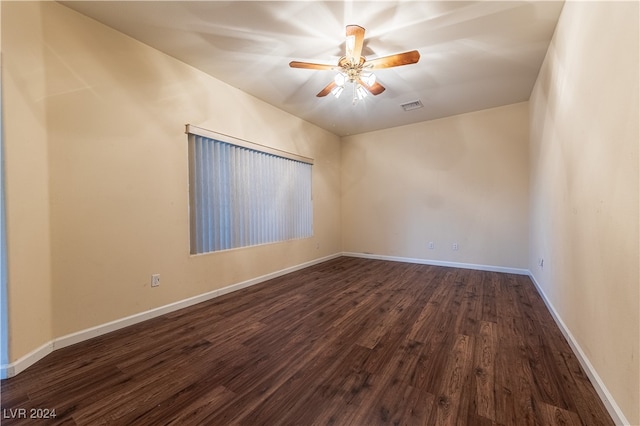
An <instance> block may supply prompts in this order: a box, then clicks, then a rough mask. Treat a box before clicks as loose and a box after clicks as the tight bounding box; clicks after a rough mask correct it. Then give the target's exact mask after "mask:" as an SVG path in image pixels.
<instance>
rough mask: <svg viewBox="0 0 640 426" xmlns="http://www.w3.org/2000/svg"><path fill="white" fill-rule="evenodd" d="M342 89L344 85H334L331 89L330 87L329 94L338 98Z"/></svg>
mask: <svg viewBox="0 0 640 426" xmlns="http://www.w3.org/2000/svg"><path fill="white" fill-rule="evenodd" d="M343 91H344V87H342V86H336V87H334V88H333V89H331V94H332V95H333V96H335V97H336V98H339V97H340V95H341V94H342V92H343Z"/></svg>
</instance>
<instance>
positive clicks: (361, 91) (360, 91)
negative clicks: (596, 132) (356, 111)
mask: <svg viewBox="0 0 640 426" xmlns="http://www.w3.org/2000/svg"><path fill="white" fill-rule="evenodd" d="M355 95H356V97H357V98H358V100H359V101H361V100H363V99H364V98H366V97H367V90H366V89H365V88H364V87H362V86H361V85H359V84H358V85H357V87H356V93H355Z"/></svg>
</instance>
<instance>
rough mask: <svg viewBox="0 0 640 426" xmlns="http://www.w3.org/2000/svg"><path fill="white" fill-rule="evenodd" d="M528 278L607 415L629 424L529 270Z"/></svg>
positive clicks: (618, 421) (619, 422) (620, 422)
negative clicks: (585, 374)
mask: <svg viewBox="0 0 640 426" xmlns="http://www.w3.org/2000/svg"><path fill="white" fill-rule="evenodd" d="M529 278H531V281H533V284H534V285H535V286H536V289H537V290H538V293H539V294H540V296H541V297H542V300H543V301H544V303H545V305H547V309H549V312H551V316H553V319H554V320H555V322H556V324H557V325H558V327H559V328H560V331H562V334H563V335H564V337H565V338H566V339H567V342H569V346H571V350H572V351H573V353H574V354H575V355H576V358H578V361H579V362H580V365H581V366H582V368H583V369H584V371H585V373H587V376H588V377H589V380H590V381H591V384H592V385H593V387H594V389H595V390H596V392H597V393H598V396H599V397H600V399H601V400H602V402H603V403H604V406H605V407H606V409H607V411H608V412H609V415H610V416H611V418H612V419H613V421H614V422H615V424H617V425H630V424H631V423H629V421H628V420H627V418H626V417H625V415H624V413H623V412H622V410H621V409H620V407H619V406H618V404H616V402H615V400H614V399H613V396H612V395H611V393H610V392H609V390H608V389H607V387H606V386H605V385H604V382H603V381H602V379H600V376H599V375H598V373H597V372H596V369H595V368H594V367H593V365H591V362H590V361H589V358H587V355H586V354H585V353H584V351H583V350H582V348H581V347H580V344H579V343H578V342H577V341H576V339H575V338H574V337H573V334H572V333H571V331H570V330H569V328H568V327H567V325H566V324H565V323H564V321H563V320H562V318H561V317H560V314H558V311H556V308H555V307H554V306H553V304H552V303H551V302H550V301H549V299H548V298H547V295H546V294H545V292H544V290H542V287H541V286H540V284H539V283H538V281H537V280H536V277H535V276H534V275H533V274H532V273H531V272H529Z"/></svg>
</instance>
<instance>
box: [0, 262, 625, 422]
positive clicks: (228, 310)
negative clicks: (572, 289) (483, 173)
mask: <svg viewBox="0 0 640 426" xmlns="http://www.w3.org/2000/svg"><path fill="white" fill-rule="evenodd" d="M1 404H2V409H3V412H2V415H3V418H2V424H3V425H11V424H64V425H96V424H113V425H386V424H394V425H480V426H482V425H554V424H557V425H612V424H613V422H612V420H611V418H610V417H609V415H608V414H607V412H606V410H605V408H604V406H603V404H602V402H601V401H600V400H599V399H598V396H597V394H596V392H595V391H594V389H593V387H592V386H591V384H590V382H589V380H588V379H587V377H586V375H585V373H584V372H583V370H582V369H581V367H580V365H579V363H578V361H577V359H576V357H575V356H574V355H573V353H572V352H571V350H570V348H569V346H568V344H567V342H566V341H565V339H564V337H563V336H562V334H561V332H560V330H559V329H558V328H557V326H556V325H555V323H554V322H553V319H552V318H551V316H550V314H549V312H548V311H547V309H546V307H545V305H544V303H543V301H542V300H541V298H540V297H539V295H538V294H537V292H536V290H535V288H534V286H533V284H532V283H531V281H530V280H529V278H528V277H525V276H517V275H509V274H498V273H494V272H482V271H472V270H463V269H453V268H444V267H437V266H428V265H416V264H406V263H397V262H385V261H377V260H367V259H358V258H349V257H342V258H338V259H335V260H331V261H328V262H325V263H322V264H319V265H316V266H313V267H310V268H307V269H304V270H301V271H298V272H295V273H292V274H289V275H286V276H283V277H280V278H277V279H274V280H271V281H268V282H266V283H263V284H260V285H257V286H254V287H251V288H247V289H244V290H241V291H238V292H235V293H231V294H228V295H225V296H222V297H220V298H217V299H213V300H211V301H208V302H205V303H201V304H198V305H195V306H193V307H190V308H187V309H183V310H180V311H177V312H173V313H171V314H167V315H164V316H162V317H158V318H155V319H152V320H149V321H146V322H144V323H140V324H137V325H134V326H131V327H128V328H126V329H122V330H118V331H116V332H113V333H110V334H108V335H104V336H101V337H98V338H95V339H92V340H90V341H86V342H83V343H80V344H77V345H74V346H71V347H68V348H64V349H61V350H58V351H56V352H54V353H53V354H51V355H49V356H48V357H46V358H45V359H43V360H41V361H40V362H38V363H37V364H35V365H33V366H32V367H30V368H29V369H27V370H26V371H24V372H22V373H21V374H19V375H18V376H16V377H14V378H11V379H7V380H4V381H2V402H1ZM38 408H40V409H55V413H56V418H55V419H50V420H46V421H44V420H33V419H18V418H16V417H18V416H17V414H18V413H20V412H19V411H17V410H18V409H26V413H27V416H28V415H29V413H30V410H31V409H38ZM12 417H13V418H12Z"/></svg>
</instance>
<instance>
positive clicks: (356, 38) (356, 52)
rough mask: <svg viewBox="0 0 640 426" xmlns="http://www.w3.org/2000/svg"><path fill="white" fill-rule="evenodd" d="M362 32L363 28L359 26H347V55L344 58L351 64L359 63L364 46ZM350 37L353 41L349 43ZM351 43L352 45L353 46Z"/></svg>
mask: <svg viewBox="0 0 640 426" xmlns="http://www.w3.org/2000/svg"><path fill="white" fill-rule="evenodd" d="M364 31H365V30H364V28H362V27H361V26H359V25H347V53H346V55H345V56H346V57H347V58H349V60H350V61H351V63H353V64H357V63H359V62H360V56H362V46H363V44H364ZM350 37H353V41H350ZM351 43H353V46H352V45H351Z"/></svg>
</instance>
